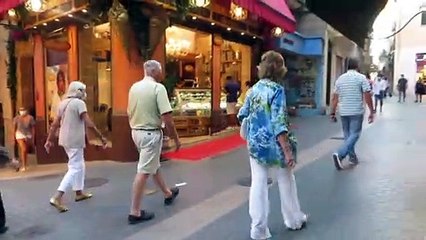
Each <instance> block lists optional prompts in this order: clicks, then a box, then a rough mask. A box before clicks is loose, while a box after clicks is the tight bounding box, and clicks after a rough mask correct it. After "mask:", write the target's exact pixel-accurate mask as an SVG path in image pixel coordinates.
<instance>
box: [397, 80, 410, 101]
mask: <svg viewBox="0 0 426 240" xmlns="http://www.w3.org/2000/svg"><path fill="white" fill-rule="evenodd" d="M407 85H408V80H407V79H406V78H405V77H404V74H401V78H400V79H399V80H398V86H397V87H398V92H399V100H398V102H401V98H402V100H403V101H404V102H405V97H406V92H407Z"/></svg>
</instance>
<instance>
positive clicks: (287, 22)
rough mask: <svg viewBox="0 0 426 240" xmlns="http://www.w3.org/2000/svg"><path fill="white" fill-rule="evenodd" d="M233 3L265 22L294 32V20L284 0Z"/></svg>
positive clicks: (235, 1)
mask: <svg viewBox="0 0 426 240" xmlns="http://www.w3.org/2000/svg"><path fill="white" fill-rule="evenodd" d="M233 1H234V3H236V4H238V5H239V6H241V7H243V8H245V9H247V10H248V11H249V12H250V13H253V14H256V15H258V16H259V17H261V18H262V19H264V20H265V21H267V22H269V23H271V24H273V25H275V26H277V27H280V28H282V29H284V30H285V31H286V32H290V33H292V32H294V31H296V19H295V18H294V16H293V14H292V13H291V11H290V8H289V7H288V6H287V3H286V2H285V0H233Z"/></svg>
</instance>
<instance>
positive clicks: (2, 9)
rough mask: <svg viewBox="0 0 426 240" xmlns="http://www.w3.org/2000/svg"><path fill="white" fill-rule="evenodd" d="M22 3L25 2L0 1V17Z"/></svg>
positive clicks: (16, 0)
mask: <svg viewBox="0 0 426 240" xmlns="http://www.w3.org/2000/svg"><path fill="white" fill-rule="evenodd" d="M24 2H25V0H0V16H1V15H3V14H4V13H6V12H7V11H9V9H12V8H15V7H17V6H18V5H21V4H22V3H24Z"/></svg>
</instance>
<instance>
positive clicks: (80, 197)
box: [75, 193, 93, 202]
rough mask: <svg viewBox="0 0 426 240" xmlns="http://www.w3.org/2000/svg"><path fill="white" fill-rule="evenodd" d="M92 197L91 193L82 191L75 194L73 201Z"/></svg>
mask: <svg viewBox="0 0 426 240" xmlns="http://www.w3.org/2000/svg"><path fill="white" fill-rule="evenodd" d="M92 197H93V194H91V193H82V194H80V195H77V196H75V201H76V202H80V201H84V200H87V199H90V198H92Z"/></svg>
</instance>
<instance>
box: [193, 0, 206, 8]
mask: <svg viewBox="0 0 426 240" xmlns="http://www.w3.org/2000/svg"><path fill="white" fill-rule="evenodd" d="M189 4H190V5H191V6H193V7H207V6H208V5H209V4H210V0H190V1H189Z"/></svg>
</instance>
